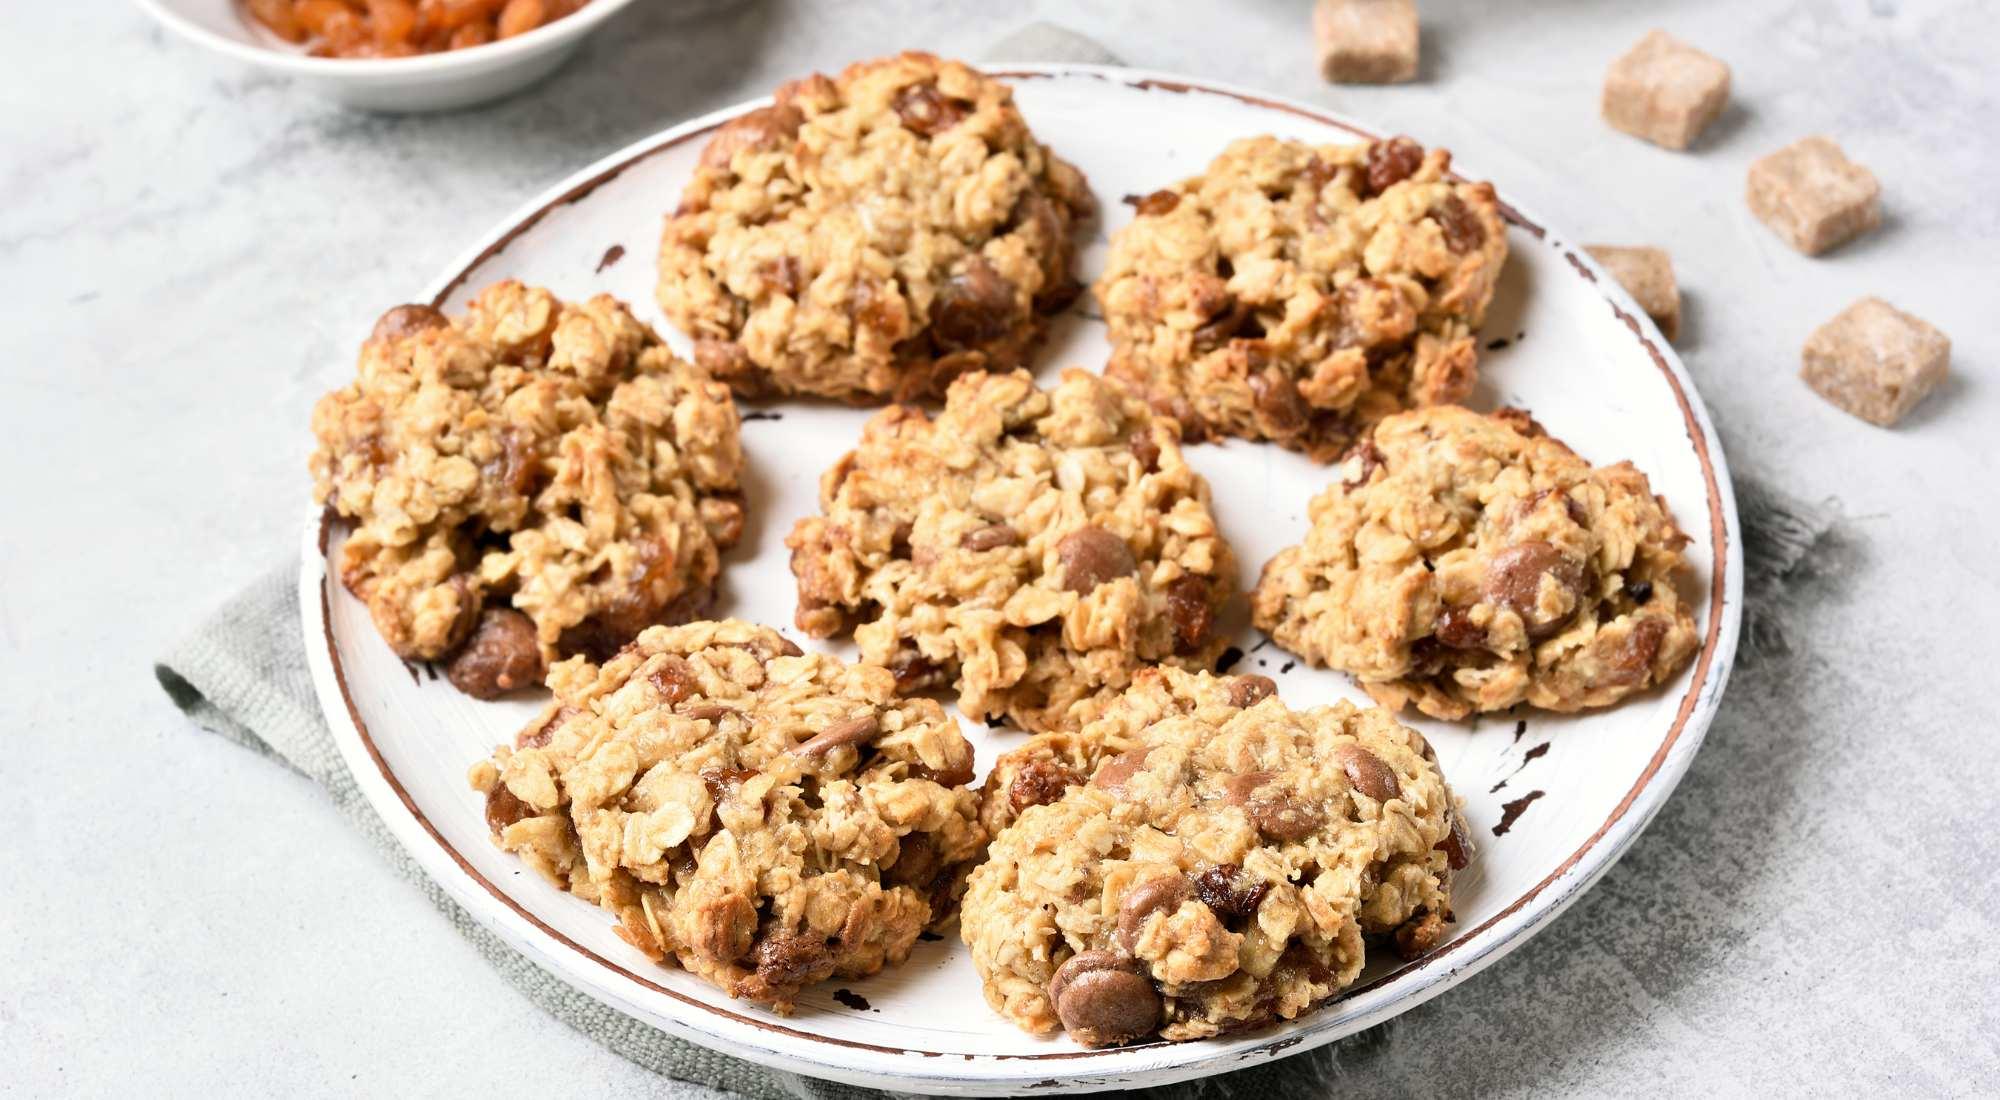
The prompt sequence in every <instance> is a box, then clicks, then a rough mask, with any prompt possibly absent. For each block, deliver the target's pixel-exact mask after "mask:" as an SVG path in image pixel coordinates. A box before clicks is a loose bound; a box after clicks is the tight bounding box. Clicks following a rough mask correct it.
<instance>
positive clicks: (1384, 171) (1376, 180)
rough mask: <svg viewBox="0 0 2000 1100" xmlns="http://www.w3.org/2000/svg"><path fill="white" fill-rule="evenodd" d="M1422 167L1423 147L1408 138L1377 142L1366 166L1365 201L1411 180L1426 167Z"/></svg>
mask: <svg viewBox="0 0 2000 1100" xmlns="http://www.w3.org/2000/svg"><path fill="white" fill-rule="evenodd" d="M1423 163H1424V147H1423V146H1421V145H1418V144H1417V143H1416V142H1414V141H1411V140H1410V139H1409V138H1406V137H1393V138H1390V139H1389V140H1388V141H1378V142H1375V143H1374V144H1372V145H1370V146H1369V147H1368V161H1367V166H1366V168H1365V169H1364V170H1363V176H1362V183H1363V186H1364V187H1365V190H1363V191H1362V197H1363V198H1367V197H1369V196H1372V195H1379V194H1381V193H1382V192H1384V191H1387V190H1388V189H1389V188H1391V187H1393V186H1395V185H1396V184H1399V183H1401V182H1403V181H1404V180H1406V179H1409V178H1410V176H1411V175H1412V174H1413V173H1415V172H1416V170H1417V169H1418V168H1421V167H1423Z"/></svg>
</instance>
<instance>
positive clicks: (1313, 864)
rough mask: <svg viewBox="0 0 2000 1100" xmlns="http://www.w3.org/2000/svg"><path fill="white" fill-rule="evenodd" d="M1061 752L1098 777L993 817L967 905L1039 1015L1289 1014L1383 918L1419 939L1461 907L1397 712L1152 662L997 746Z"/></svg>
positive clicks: (1450, 833)
mask: <svg viewBox="0 0 2000 1100" xmlns="http://www.w3.org/2000/svg"><path fill="white" fill-rule="evenodd" d="M1053 760H1064V761H1066V762H1067V764H1068V765H1073V766H1074V767H1075V769H1076V772H1077V774H1079V775H1088V776H1089V777H1090V778H1089V780H1088V782H1083V781H1081V780H1080V779H1079V780H1077V781H1076V782H1074V783H1073V784H1071V785H1068V786H1066V787H1064V788H1063V789H1062V790H1061V791H1060V792H1059V794H1058V795H1057V797H1055V798H1054V799H1053V800H1051V801H1047V802H1042V803H1038V804H1033V805H1029V806H1027V807H1025V808H1024V809H1023V810H1021V812H1020V813H1019V816H1018V817H1016V818H1015V819H1014V820H1013V821H1012V823H1011V824H1009V825H1008V826H1007V827H1006V828H1005V829H1003V830H1002V831H1001V832H1000V833H999V834H998V835H997V836H995V837H994V840H993V843H992V845H991V847H990V849H989V851H988V858H987V861H986V862H985V863H984V864H982V865H981V866H979V867H978V868H977V869H975V870H974V871H973V872H972V876H971V879H970V882H969V885H968V887H967V890H966V895H965V906H964V912H963V914H962V916H961V920H960V931H961V935H962V937H963V938H964V940H965V943H966V945H967V946H968V947H970V948H971V950H972V959H973V963H974V965H975V966H976V967H977V969H978V971H979V974H980V978H981V981H982V983H983V988H984V990H985V994H986V999H987V1002H988V1003H989V1004H991V1005H992V1006H993V1008H994V1009H995V1010H996V1011H998V1012H999V1013H1000V1014H1001V1015H1003V1016H1005V1017H1007V1018H1008V1019H1010V1020H1012V1021H1014V1022H1015V1023H1016V1024H1018V1025H1020V1026H1021V1027H1023V1028H1025V1029H1027V1030H1028V1031H1031V1032H1035V1033H1038V1034H1047V1033H1052V1032H1055V1031H1057V1030H1059V1029H1060V1030H1064V1031H1067V1032H1068V1034H1069V1036H1070V1038H1072V1039H1074V1040H1076V1041H1077V1042H1079V1043H1082V1044H1084V1045H1086V1046H1103V1045H1109V1044H1115V1043H1123V1042H1130V1041H1132V1040H1135V1039H1141V1038H1145V1037H1147V1036H1151V1035H1158V1036H1159V1037H1160V1038H1163V1039H1168V1040H1184V1039H1199V1038H1204V1037H1207V1036H1212V1035H1218V1034H1222V1033H1224V1032H1229V1031H1236V1030H1241V1029H1244V1028H1251V1027H1257V1026H1260V1025H1263V1024H1265V1023H1268V1022H1270V1021H1272V1020H1277V1019H1287V1020H1289V1019H1293V1018H1295V1017H1297V1016H1298V1015H1299V1014H1301V1013H1303V1012H1306V1011H1308V1010H1309V1009H1311V1008H1312V1007H1313V1006H1315V1005H1317V1004H1319V1003H1320V1002H1322V1001H1324V1000H1326V999H1327V998H1328V997H1330V996H1332V995H1333V994H1334V993H1336V992H1338V991H1339V990H1341V989H1343V988H1345V987H1346V986H1347V985H1348V984H1350V983H1351V982H1353V981H1354V979H1355V978H1356V976H1358V975H1359V974H1360V973H1361V969H1362V966H1363V964H1364V962H1365V960H1366V953H1367V950H1368V941H1369V939H1370V938H1371V937H1376V938H1379V939H1380V940H1382V941H1383V942H1384V944H1385V946H1391V947H1392V949H1394V950H1397V951H1399V952H1401V953H1402V954H1404V955H1405V956H1409V957H1414V956H1415V955H1418V954H1421V953H1423V952H1424V951H1427V950H1429V949H1430V948H1431V947H1432V946H1434V945H1435V944H1436V943H1437V942H1438V940H1439V939H1440V938H1441V936H1442V933H1443V930H1444V928H1445V926H1446V924H1447V923H1448V922H1449V921H1450V919H1451V917H1450V913H1451V878H1452V874H1453V872H1454V871H1455V870H1456V869H1459V868H1462V867H1464V866H1465V865H1466V862H1467V858H1468V856H1469V854H1470V852H1469V848H1468V846H1467V842H1466V839H1465V836H1464V831H1463V829H1462V828H1461V827H1460V826H1459V825H1458V817H1457V813H1456V809H1455V806H1454V802H1453V798H1452V795H1451V792H1450V791H1449V790H1448V789H1447V787H1446V785H1445V781H1444V777H1443V775H1442V774H1441V773H1440V772H1439V770H1438V768H1437V764H1436V761H1435V758H1434V755H1433V754H1432V753H1431V752H1430V747H1429V746H1428V745H1427V744H1425V743H1424V740H1423V737H1422V736H1421V735H1419V734H1418V733H1416V731H1414V730H1410V729H1408V728H1406V727H1403V726H1401V725H1398V724H1397V723H1396V722H1395V720H1394V719H1393V718H1391V717H1390V715H1389V714H1388V713H1387V712H1386V711H1383V710H1380V709H1375V710H1367V711H1362V710H1358V709H1356V708H1355V707H1354V706H1353V705H1352V704H1349V703H1346V702H1341V703H1336V704H1334V705H1333V706H1327V707H1317V708H1314V709H1311V710H1305V711H1294V710H1291V709H1289V708H1287V707H1286V706H1285V704H1284V703H1283V702H1282V701H1281V700H1279V699H1278V698H1276V697H1275V695H1274V694H1273V693H1272V692H1271V691H1270V690H1269V681H1268V680H1266V679H1264V678H1262V677H1215V676H1210V675H1208V674H1206V673H1198V674H1194V673H1186V672H1182V671H1180V670H1177V669H1170V668H1169V669H1157V670H1148V671H1147V672H1144V673H1142V674H1141V675H1140V677H1139V679H1138V680H1137V681H1136V682H1135V683H1134V684H1133V686H1132V688H1131V689H1130V690H1129V691H1128V692H1126V693H1125V694H1124V695H1122V696H1120V697H1118V698H1117V699H1115V700H1113V701H1111V702H1110V704H1109V705H1108V706H1107V707H1106V708H1105V709H1104V711H1103V712H1102V713H1101V714H1100V715H1099V716H1098V717H1097V718H1096V719H1094V720H1093V721H1092V722H1091V723H1090V724H1088V725H1087V726H1085V727H1084V729H1083V731H1082V732H1081V733H1080V734H1079V735H1077V736H1074V737H1066V736H1064V735H1044V736H1042V737H1038V738H1036V739H1035V740H1033V741H1031V742H1030V743H1029V745H1027V746H1025V747H1024V748H1023V749H1022V750H1018V751H1017V753H1015V754H1010V758H1009V759H1007V760H1003V761H1002V766H1003V767H1004V766H1007V765H1008V764H1009V763H1012V764H1014V765H1017V767H1015V768H1014V774H1015V775H1016V776H1018V775H1020V774H1024V772H1023V771H1022V770H1021V769H1020V767H1018V765H1023V764H1028V763H1031V762H1035V761H1042V762H1047V761H1053ZM1008 787H1009V785H1008V784H1006V783H1004V782H1003V783H1002V784H1001V785H1000V787H999V789H1000V790H1002V791H1004V790H1006V789H1008ZM990 790H991V789H990Z"/></svg>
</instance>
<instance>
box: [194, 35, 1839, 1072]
mask: <svg viewBox="0 0 2000 1100" xmlns="http://www.w3.org/2000/svg"><path fill="white" fill-rule="evenodd" d="M987 56H988V58H989V59H991V60H997V61H1027V60H1036V59H1045V60H1049V61H1075V62H1101V63H1105V64H1117V63H1118V59H1117V58H1116V57H1114V56H1112V55H1111V54H1110V53H1109V52H1108V51H1106V50H1105V49H1104V48H1103V47H1102V46H1099V45H1098V44H1097V43H1095V42H1093V41H1091V40H1090V39H1087V38H1083V37H1081V36H1079V35H1076V34H1074V33H1071V32H1069V31H1066V30H1063V29H1061V28H1059V27H1055V26H1051V25H1049V24H1046V23H1036V24H1032V25H1030V26H1028V27H1026V28H1024V29H1022V30H1021V31H1019V32H1017V33H1015V34H1013V35H1011V36H1009V37H1008V38H1006V39H1004V40H1002V41H1001V42H999V43H997V44H995V45H994V47H993V48H992V49H991V50H990V51H988V54H987ZM1737 494H1738V501H1739V505H1740V511H1741V514H1742V520H1743V527H1744V543H1745V550H1746V565H1747V568H1746V570H1745V573H1746V579H1745V589H1746V592H1747V593H1748V594H1749V595H1750V596H1751V597H1752V601H1751V609H1752V613H1753V617H1752V619H1751V622H1750V623H1749V624H1748V625H1747V626H1746V631H1745V644H1744V647H1743V650H1744V654H1745V660H1746V661H1749V660H1752V659H1755V657H1757V656H1759V655H1762V654H1770V655H1773V656H1775V655H1780V654H1782V653H1783V652H1784V651H1785V650H1786V649H1787V648H1788V646H1787V643H1786V638H1785V622H1784V619H1785V603H1786V601H1785V599H1784V596H1785V588H1786V584H1787V580H1788V578H1790V577H1792V576H1793V575H1794V574H1795V573H1799V572H1804V571H1805V568H1806V566H1807V564H1808V562H1809V559H1810V558H1811V556H1812V555H1813V553H1814V551H1815V549H1816V548H1818V547H1820V546H1821V544H1822V543H1824V542H1826V541H1828V536H1829V535H1831V534H1834V533H1835V532H1836V528H1835V521H1836V519H1837V517H1836V516H1834V515H1833V514H1832V513H1830V512H1829V511H1828V510H1827V509H1826V508H1824V507H1815V506H1812V505H1809V504H1805V503H1803V502H1800V501H1796V500H1793V499H1791V498H1788V497H1786V496H1784V495H1783V494H1781V493H1778V492H1776V491H1774V490H1771V489H1768V488H1765V487H1763V486H1761V485H1758V484H1756V483H1754V482H1751V483H1746V482H1744V481H1741V480H1739V481H1738V483H1737ZM298 574H299V565H298V559H297V558H296V556H294V557H291V558H289V559H288V560H287V561H286V562H285V564H283V565H281V566H279V567H278V568H276V569H274V570H273V571H271V572H270V573H268V574H266V575H265V576H264V577H263V578H261V579H259V580H257V581H256V582H254V583H253V584H251V585H250V586H249V587H248V588H246V589H244V590H243V591H242V592H241V593H239V594H237V596H236V597H235V598H234V599H232V600H230V601H229V602H228V603H226V604H224V605H223V606H222V608H221V609H220V610H219V611H217V612H216V613H215V615H214V616H213V617H211V618H210V619H209V620H208V621H207V622H206V623H203V624H202V625H201V627H200V628H199V629H197V630H196V631H195V632H194V634H193V635H192V636H190V637H189V638H187V639H186V640H185V641H183V642H182V643H181V644H180V645H178V646H176V647H175V648H174V649H173V651H172V652H170V653H168V654H167V655H166V657H165V658H164V659H162V660H161V661H160V662H159V663H158V664H157V665H156V666H155V667H154V673H155V675H157V676H158V677H159V681H160V686H161V687H163V688H165V689H166V692H167V694H168V696H169V697H171V698H172V700H173V702H174V705H175V706H177V707H179V708H180V709H181V710H182V711H183V712H185V713H186V714H187V715H188V717H189V718H191V719H192V720H193V721H194V722H195V723H196V724H197V725H200V726H202V727H203V728H205V729H208V730H211V731H213V732H215V733H218V734H221V735H222V736H224V737H227V738H229V739H230V740H232V741H235V742H236V743H238V744H241V745H243V746H244V747H246V748H249V749H252V750H255V751H257V752H260V753H263V754H265V755H267V756H272V757H275V758H277V759H279V760H281V761H283V762H284V763H286V764H288V765H290V766H291V767H292V768H294V769H296V770H298V771H300V772H302V773H304V774H305V775H306V776H308V777H310V778H311V779H312V780H313V781H314V782H316V783H318V784H319V785H320V786H322V787H324V788H326V792H327V795H328V797H330V798H332V799H333V802H334V805H335V806H337V807H338V808H339V809H340V811H341V812H342V813H343V814H345V815H346V816H347V818H348V819H349V820H350V821H352V822H353V823H354V825H355V827H356V828H358V829H360V830H361V832H362V833H363V834H364V835H366V836H367V837H368V838H369V839H370V840H371V841H373V842H374V843H375V845H376V847H378V848H380V849H381V850H382V853H383V855H384V857H385V858H386V859H387V860H388V861H389V863H390V865H391V866H392V867H393V868H394V869H395V870H396V872H397V873H398V874H400V875H401V876H402V877H403V878H405V879H407V880H409V881H410V882H411V883H412V884H414V885H415V886H416V887H417V888H418V889H420V890H422V891H423V892H424V895H425V896H426V897H428V898H429V899H430V900H431V903H432V904H433V905H435V906H437V908H438V910H439V911H440V912H441V913H443V914H444V916H445V918H446V919H447V920H449V921H450V922H451V923H452V926H453V927H455V928H457V929H458V931H459V933H460V934H461V935H463V936H464V937H465V938H466V939H467V940H469V941H470V942H471V943H472V944H473V946H474V947H476V948H478V950H479V952H480V954H481V955H483V956H485V957H486V960H487V961H488V962H489V963H490V964H492V966H493V967H494V968H495V969H496V970H498V971H499V972H500V973H501V974H502V975H503V976H504V977H506V978H507V979H508V981H510V982H512V983H513V984H514V986H515V987H516V988H518V989H519V990H521V992H522V993H524V994H526V995H527V997H528V999H529V1000H531V1001H533V1002H535V1003H536V1004H537V1005H540V1006H541V1007H542V1009H543V1010H545V1011H547V1012H548V1013H550V1014H551V1015H553V1016H555V1017H556V1018H557V1019H559V1020H561V1021H563V1022H564V1023H566V1024H568V1025H570V1026H571V1027H573V1028H575V1029H576V1030H577V1031H580V1032H582V1033H583V1034H585V1035H587V1036H589V1037H591V1038H592V1039H595V1040H597V1041H598V1042H599V1043H602V1044H603V1045H604V1046H606V1047H608V1048H609V1049H611V1050H612V1051H614V1052H616V1053H618V1054H619V1055H622V1056H623V1057H625V1058H627V1059H630V1060H631V1061H633V1062H635V1063H637V1064H638V1065H641V1066H643V1067H645V1068H647V1069H650V1070H652V1071H654V1072H656V1073H660V1074H663V1075H665V1076H667V1077H671V1078H675V1079H677V1082H676V1087H675V1088H674V1091H673V1093H672V1094H673V1095H680V1096H687V1097H696V1096H705V1095H713V1093H711V1092H710V1091H709V1090H710V1089H721V1090H727V1091H728V1092H732V1093H738V1094H741V1095H744V1096H753V1097H803V1098H808V1100H822V1098H823V1100H844V1098H850V1097H851V1098H855V1100H861V1098H873V1097H878V1096H882V1095H884V1094H882V1093H878V1092H875V1091H873V1090H870V1089H863V1088H855V1087H852V1086H848V1085H840V1084H835V1083H833V1082H829V1081H820V1080H817V1079H813V1078H808V1077H801V1076H799V1075H797V1074H793V1073H786V1072H782V1071H778V1070H773V1069H768V1068H765V1067H762V1066H758V1065H754V1064H752V1063H749V1062H745V1061H742V1060H740V1059H736V1058H731V1057H728V1056H726V1055H722V1054H717V1053H715V1052H713V1051H710V1050H707V1049H705V1048H702V1047H699V1046H696V1045H694V1044H691V1043H687V1042H683V1041H682V1040H679V1039H676V1038H673V1037H672V1036H669V1035H667V1034H666V1033H664V1032H661V1031H659V1030H657V1029H654V1028H652V1027H649V1026H647V1025H645V1024H642V1023H639V1022H638V1021H636V1020H633V1019H631V1018H630V1017H627V1016H625V1015H624V1014H622V1013H620V1012H618V1011H616V1010H615V1009H611V1008H608V1007H606V1006H604V1005H602V1004H599V1003H598V1002H597V1001H595V1000H592V999H591V998H590V997H588V996H586V995H585V994H583V993H579V992H577V991H576V990H575V989H572V988H571V987H570V986H568V985H567V984H565V983H563V982H562V981H561V980H559V979H557V978H555V977H554V976H552V975H550V974H548V973H547V972H546V971H543V970H542V969H540V968H539V967H537V966H535V965H534V964H533V963H531V962H529V961H528V960H527V959H526V958H525V957H523V956H522V955H520V954H519V953H517V952H516V951H514V949H513V948H511V947H508V946H507V945H506V944H505V943H502V942H501V941H500V939H499V938H498V937H497V936H495V935H493V933H491V932H488V931H487V930H486V929H485V928H483V927H481V926H480V925H479V924H478V923H477V922H476V921H474V920H473V919H472V918H471V917H470V916H469V915H467V913H466V912H465V911H464V910H463V909H461V908H459V906H458V904H457V903H456V902H454V901H452V900H451V898H450V897H449V896H448V895H446V893H445V892H444V889H443V888H442V887H440V886H439V885H438V884H437V883H436V882H434V881H432V880H431V878H430V877H429V876H428V875H426V874H424V872H423V871H422V870H421V869H420V868H419V867H418V866H417V864H416V862H415V861H414V860H412V859H411V858H410V857H409V855H408V854H407V853H405V852H404V851H403V849H402V847H401V846H400V845H398V844H397V843H396V842H395V840H394V838H392V837H391V836H390V834H389V831H388V828H387V827H386V826H384V825H383V823H382V821H381V819H380V818H378V817H377V816H376V815H375V812H374V810H373V809H372V808H371V807H370V806H369V805H368V802H367V800H366V799H365V798H364V797H363V796H362V794H361V791H360V789H359V788H358V787H357V786H356V785H355V782H354V777H353V776H352V775H350V774H349V773H348V770H347V766H346V765H345V764H344V763H343V762H342V761H341V759H340V753H339V750H338V749H336V748H335V747H334V743H333V735H332V733H331V732H330V731H329V730H328V729H327V726H326V723H325V721H324V720H323V719H322V718H321V717H320V712H319V704H318V702H317V700H316V699H315V697H314V694H313V686H312V677H311V675H310V673H308V671H307V669H306V657H305V650H304V648H303V646H302V645H301V644H300V642H299V637H300V622H299V608H298V597H297V591H298V589H297V580H298ZM1394 1027H1395V1024H1394V1023H1393V1021H1392V1022H1391V1023H1387V1024H1383V1025H1381V1026H1379V1027H1376V1028H1373V1029H1371V1030H1369V1031H1367V1032H1363V1033H1362V1034H1360V1035H1357V1036H1354V1037H1352V1038H1349V1039H1347V1040H1344V1041H1342V1042H1340V1043H1336V1044H1332V1045H1330V1046H1326V1047H1322V1048H1320V1049H1319V1050H1317V1051H1313V1052H1310V1053H1307V1054H1302V1055H1299V1056H1297V1057H1294V1058H1290V1059H1287V1060H1284V1061H1281V1062H1272V1063H1266V1064H1264V1065H1262V1066H1258V1067H1255V1068H1252V1069H1246V1070H1241V1071H1238V1072H1236V1073H1232V1074H1227V1075H1224V1076H1219V1077H1212V1078H1208V1079H1206V1080H1202V1081H1194V1082H1189V1083H1187V1084H1184V1085H1180V1086H1175V1087H1173V1088H1169V1089H1157V1090H1151V1095H1155V1096H1160V1097H1173V1098H1176V1100H1194V1098H1199V1097H1207V1096H1230V1095H1237V1094H1255V1095H1263V1096H1270V1097H1293V1096H1297V1097H1305V1096H1319V1095H1325V1094H1326V1093H1327V1092H1328V1091H1329V1089H1330V1088H1332V1087H1333V1086H1334V1084H1335V1081H1336V1079H1337V1077H1338V1074H1339V1072H1340V1069H1339V1063H1340V1058H1341V1054H1342V1052H1344V1051H1345V1052H1352V1053H1357V1054H1358V1053H1360V1052H1361V1050H1360V1048H1366V1047H1372V1046H1375V1045H1378V1044H1381V1043H1383V1042H1387V1041H1389V1040H1390V1033H1391V1030H1392V1029H1393V1028H1394ZM681 1082H687V1083H688V1084H681ZM701 1086H706V1087H701Z"/></svg>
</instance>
